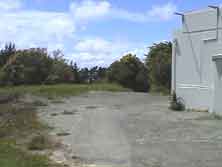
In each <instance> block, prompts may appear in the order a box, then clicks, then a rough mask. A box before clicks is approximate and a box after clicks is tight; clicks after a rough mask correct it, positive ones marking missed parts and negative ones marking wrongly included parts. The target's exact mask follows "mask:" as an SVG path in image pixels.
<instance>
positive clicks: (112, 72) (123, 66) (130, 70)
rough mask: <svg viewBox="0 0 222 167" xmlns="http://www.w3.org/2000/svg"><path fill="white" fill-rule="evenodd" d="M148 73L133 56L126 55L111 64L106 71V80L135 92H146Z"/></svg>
mask: <svg viewBox="0 0 222 167" xmlns="http://www.w3.org/2000/svg"><path fill="white" fill-rule="evenodd" d="M147 75H148V72H147V69H146V67H145V65H144V64H143V63H142V62H141V61H140V60H139V58H137V57H136V56H135V55H132V54H128V55H126V56H123V57H122V58H121V59H120V60H119V61H115V62H114V63H112V64H111V65H110V67H109V69H108V79H109V81H111V82H117V83H119V84H121V85H123V86H124V87H127V88H131V89H133V90H135V91H148V88H149V85H148V76H147Z"/></svg>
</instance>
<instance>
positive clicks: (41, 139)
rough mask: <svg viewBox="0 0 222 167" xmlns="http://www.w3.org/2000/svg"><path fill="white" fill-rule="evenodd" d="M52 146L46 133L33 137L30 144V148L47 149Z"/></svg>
mask: <svg viewBox="0 0 222 167" xmlns="http://www.w3.org/2000/svg"><path fill="white" fill-rule="evenodd" d="M50 147H51V144H50V141H49V139H48V137H46V136H44V135H38V136H35V137H33V138H32V140H31V141H30V142H29V144H28V149H29V150H45V149H48V148H50Z"/></svg>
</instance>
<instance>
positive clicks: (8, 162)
mask: <svg viewBox="0 0 222 167" xmlns="http://www.w3.org/2000/svg"><path fill="white" fill-rule="evenodd" d="M0 166H1V167H55V166H56V165H53V164H52V163H50V161H49V160H48V158H47V157H46V156H42V155H32V154H29V153H26V152H24V151H21V150H19V149H18V148H16V147H15V145H14V144H12V143H11V142H6V141H0Z"/></svg>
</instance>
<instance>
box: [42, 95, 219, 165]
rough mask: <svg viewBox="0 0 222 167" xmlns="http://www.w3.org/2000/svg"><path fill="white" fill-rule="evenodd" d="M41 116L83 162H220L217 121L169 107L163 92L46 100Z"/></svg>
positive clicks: (116, 163)
mask: <svg viewBox="0 0 222 167" xmlns="http://www.w3.org/2000/svg"><path fill="white" fill-rule="evenodd" d="M41 116H42V118H43V120H44V121H47V122H48V124H49V125H51V126H53V127H55V129H54V130H53V131H52V134H54V135H55V136H56V134H58V133H60V134H61V133H63V132H66V133H67V135H65V136H62V135H61V136H60V137H58V138H59V139H60V140H61V141H62V142H63V143H64V144H65V145H66V146H67V148H68V151H67V154H68V155H69V156H72V157H73V158H74V159H75V158H76V159H77V158H78V159H80V160H81V163H83V164H91V166H93V165H94V166H99V167H100V166H103V167H114V166H115V167H221V166H222V120H213V119H211V117H210V114H208V113H200V112H199V113H198V112H173V111H170V110H168V97H164V96H158V95H150V94H145V93H133V92H129V93H110V92H91V93H88V94H84V95H81V96H76V97H71V98H67V99H63V103H59V102H57V103H50V104H49V106H47V107H46V108H44V109H42V112H41Z"/></svg>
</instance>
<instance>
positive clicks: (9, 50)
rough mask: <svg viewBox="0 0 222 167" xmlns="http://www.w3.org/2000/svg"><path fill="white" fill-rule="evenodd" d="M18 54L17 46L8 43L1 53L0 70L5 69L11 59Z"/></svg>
mask: <svg viewBox="0 0 222 167" xmlns="http://www.w3.org/2000/svg"><path fill="white" fill-rule="evenodd" d="M15 52H16V48H15V44H13V43H11V42H10V43H8V44H6V45H5V47H4V49H2V50H1V51H0V68H1V67H3V66H4V65H5V64H6V63H7V61H8V60H9V58H10V57H11V56H13V55H14V54H15Z"/></svg>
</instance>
